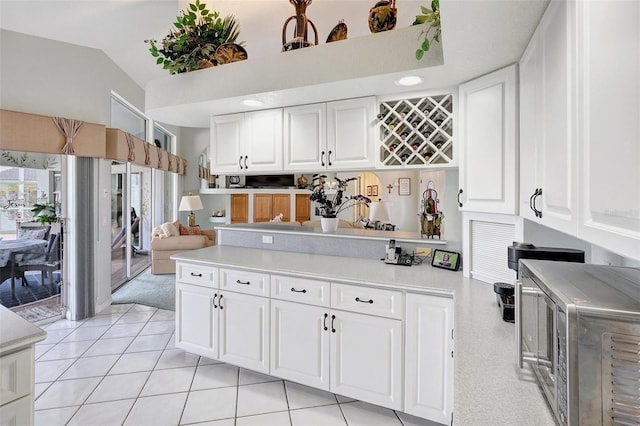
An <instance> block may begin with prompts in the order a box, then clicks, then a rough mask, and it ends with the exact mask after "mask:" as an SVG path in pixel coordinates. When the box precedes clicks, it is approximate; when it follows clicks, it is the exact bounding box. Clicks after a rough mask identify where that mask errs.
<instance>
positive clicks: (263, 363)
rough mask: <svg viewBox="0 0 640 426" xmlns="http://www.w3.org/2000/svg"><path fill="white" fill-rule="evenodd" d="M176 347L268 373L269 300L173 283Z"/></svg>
mask: <svg viewBox="0 0 640 426" xmlns="http://www.w3.org/2000/svg"><path fill="white" fill-rule="evenodd" d="M176 346H177V347H180V348H182V349H184V350H186V351H189V352H193V353H196V354H199V355H202V356H205V357H207V358H213V359H218V360H220V361H225V362H229V363H231V364H234V365H237V366H240V367H245V368H249V369H251V370H254V371H258V372H261V373H267V374H268V373H269V349H268V348H269V299H268V298H266V297H259V296H251V295H246V294H239V293H234V292H230V291H225V292H221V291H219V290H217V289H210V288H205V287H199V286H196V285H191V284H183V283H176Z"/></svg>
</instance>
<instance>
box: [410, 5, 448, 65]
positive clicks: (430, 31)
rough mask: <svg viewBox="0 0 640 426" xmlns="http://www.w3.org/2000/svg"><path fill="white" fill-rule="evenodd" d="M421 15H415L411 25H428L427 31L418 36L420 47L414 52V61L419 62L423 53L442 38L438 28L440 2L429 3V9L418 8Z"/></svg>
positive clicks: (440, 30)
mask: <svg viewBox="0 0 640 426" xmlns="http://www.w3.org/2000/svg"><path fill="white" fill-rule="evenodd" d="M420 11H421V12H422V14H420V15H416V20H415V21H413V25H422V24H425V25H428V27H427V29H425V30H422V31H420V34H419V35H418V41H420V40H422V41H421V42H420V46H419V47H418V49H417V50H416V59H417V60H420V59H422V57H423V56H424V54H425V53H427V52H428V51H429V48H430V47H431V45H432V44H433V43H434V42H438V43H439V42H440V37H441V36H442V29H441V27H440V0H432V1H431V9H429V8H427V7H424V6H420Z"/></svg>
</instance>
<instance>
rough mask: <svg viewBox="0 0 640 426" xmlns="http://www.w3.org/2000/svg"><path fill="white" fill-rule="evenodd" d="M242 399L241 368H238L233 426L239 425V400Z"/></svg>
mask: <svg viewBox="0 0 640 426" xmlns="http://www.w3.org/2000/svg"><path fill="white" fill-rule="evenodd" d="M239 399H240V368H238V377H237V380H236V412H235V413H234V415H233V426H237V424H238V400H239Z"/></svg>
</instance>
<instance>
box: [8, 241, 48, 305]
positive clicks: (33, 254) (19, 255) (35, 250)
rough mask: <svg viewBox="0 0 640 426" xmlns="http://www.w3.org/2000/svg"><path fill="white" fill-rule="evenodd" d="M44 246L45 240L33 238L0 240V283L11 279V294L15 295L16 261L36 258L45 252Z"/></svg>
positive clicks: (45, 245)
mask: <svg viewBox="0 0 640 426" xmlns="http://www.w3.org/2000/svg"><path fill="white" fill-rule="evenodd" d="M46 248H47V240H40V239H34V238H21V239H17V240H4V239H2V240H0V284H2V283H4V282H5V281H6V280H8V279H11V296H14V295H15V278H16V277H15V273H16V272H17V270H16V268H15V267H16V266H17V265H16V263H18V262H21V261H23V260H29V259H34V258H37V257H38V256H39V255H41V254H43V253H44V252H45V250H46ZM12 254H14V256H12ZM23 284H24V280H23Z"/></svg>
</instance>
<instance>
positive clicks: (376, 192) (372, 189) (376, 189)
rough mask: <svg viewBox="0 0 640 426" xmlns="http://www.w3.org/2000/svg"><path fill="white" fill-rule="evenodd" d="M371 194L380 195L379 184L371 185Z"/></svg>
mask: <svg viewBox="0 0 640 426" xmlns="http://www.w3.org/2000/svg"><path fill="white" fill-rule="evenodd" d="M371 196H372V197H377V196H378V185H372V186H371Z"/></svg>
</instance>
